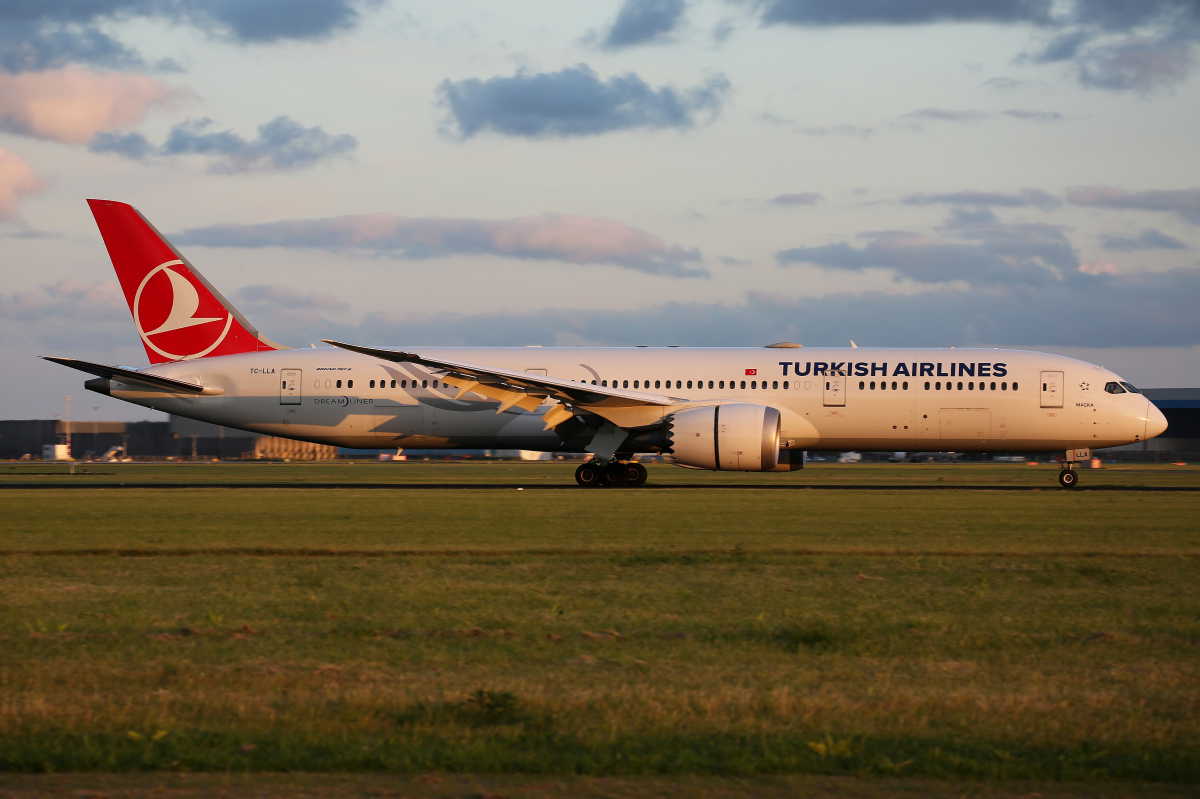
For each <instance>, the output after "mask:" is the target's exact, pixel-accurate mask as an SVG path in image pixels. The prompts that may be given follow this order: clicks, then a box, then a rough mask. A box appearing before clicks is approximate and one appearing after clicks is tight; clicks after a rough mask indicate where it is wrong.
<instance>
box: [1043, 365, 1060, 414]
mask: <svg viewBox="0 0 1200 799" xmlns="http://www.w3.org/2000/svg"><path fill="white" fill-rule="evenodd" d="M1062 406H1063V373H1062V372H1042V407H1043V408H1061V407H1062Z"/></svg>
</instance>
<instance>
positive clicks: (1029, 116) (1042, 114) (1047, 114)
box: [1000, 108, 1066, 122]
mask: <svg viewBox="0 0 1200 799" xmlns="http://www.w3.org/2000/svg"><path fill="white" fill-rule="evenodd" d="M1000 113H1001V114H1003V115H1004V116H1006V117H1012V118H1013V119H1023V120H1027V121H1029V122H1062V121H1063V120H1064V119H1066V117H1065V116H1063V115H1062V114H1060V113H1058V112H1057V111H1031V110H1029V109H1023V108H1010V109H1008V110H1007V111H1001V112H1000Z"/></svg>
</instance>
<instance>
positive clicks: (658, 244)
mask: <svg viewBox="0 0 1200 799" xmlns="http://www.w3.org/2000/svg"><path fill="white" fill-rule="evenodd" d="M171 240H172V241H175V242H176V243H177V244H195V245H200V246H204V247H304V248H317V249H324V250H335V251H344V250H358V251H363V252H367V253H371V254H375V255H390V256H394V257H399V258H411V259H423V258H439V257H444V256H447V255H494V256H501V257H505V258H519V259H526V260H539V261H565V262H567V263H574V264H615V265H617V266H623V267H625V268H627V269H634V270H637V271H639V272H646V273H649V274H655V275H666V276H670V277H701V276H706V275H707V274H708V272H707V270H706V269H704V267H703V266H700V265H699V261H700V253H699V252H698V251H697V250H694V249H693V250H686V249H683V248H681V247H678V246H674V245H668V244H666V243H665V242H664V241H663V240H662V239H661V238H659V237H658V236H655V235H653V234H651V233H647V232H645V231H642V230H638V229H636V228H632V227H629V226H628V225H625V224H622V223H620V222H614V221H612V220H609V219H595V218H591V217H584V216H572V215H560V214H543V215H541V216H525V217H518V218H516V219H447V218H411V217H400V216H394V215H392V214H371V215H363V216H343V217H335V218H331V219H307V220H288V221H281V222H268V223H265V224H259V225H218V226H213V227H207V228H196V229H192V230H186V231H184V232H183V233H180V234H177V235H173V236H172V237H171Z"/></svg>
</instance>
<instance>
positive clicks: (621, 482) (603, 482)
mask: <svg viewBox="0 0 1200 799" xmlns="http://www.w3.org/2000/svg"><path fill="white" fill-rule="evenodd" d="M647 476H648V475H647V474H646V467H645V466H643V465H642V464H640V463H632V462H630V461H610V462H609V463H607V464H605V463H601V462H600V461H598V460H590V461H587V462H586V463H584V464H582V465H581V466H580V467H579V468H578V469H576V470H575V482H577V483H579V485H581V486H583V487H584V488H596V487H597V486H610V487H612V488H620V487H628V488H637V487H638V486H640V485H642V484H644V483H645V482H646V477H647Z"/></svg>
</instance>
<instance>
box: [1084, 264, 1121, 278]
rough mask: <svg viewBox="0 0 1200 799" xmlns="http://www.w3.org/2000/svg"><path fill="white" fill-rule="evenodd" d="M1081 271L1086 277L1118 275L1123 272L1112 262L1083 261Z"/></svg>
mask: <svg viewBox="0 0 1200 799" xmlns="http://www.w3.org/2000/svg"><path fill="white" fill-rule="evenodd" d="M1079 271H1080V272H1082V273H1083V274H1085V275H1116V274H1120V271H1121V270H1119V269H1117V265H1116V264H1114V263H1113V262H1112V261H1082V262H1081V263H1080V264H1079Z"/></svg>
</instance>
